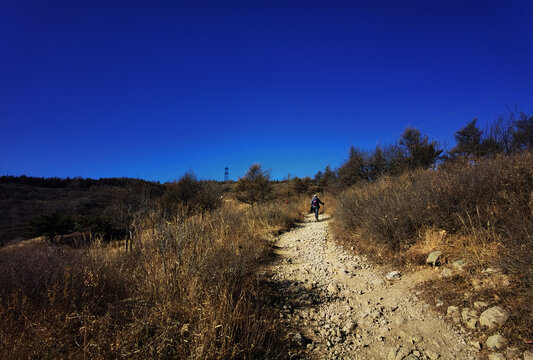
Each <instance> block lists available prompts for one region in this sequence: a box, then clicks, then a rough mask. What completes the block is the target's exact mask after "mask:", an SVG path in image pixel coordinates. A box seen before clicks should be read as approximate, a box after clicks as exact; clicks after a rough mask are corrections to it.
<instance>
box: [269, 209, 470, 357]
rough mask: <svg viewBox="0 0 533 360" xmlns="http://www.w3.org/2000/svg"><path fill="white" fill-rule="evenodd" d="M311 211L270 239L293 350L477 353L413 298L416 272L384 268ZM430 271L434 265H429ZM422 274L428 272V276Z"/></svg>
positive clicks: (272, 274)
mask: <svg viewBox="0 0 533 360" xmlns="http://www.w3.org/2000/svg"><path fill="white" fill-rule="evenodd" d="M320 220H321V221H319V222H315V221H314V218H313V215H308V216H307V217H306V219H305V221H304V222H303V223H301V224H297V226H296V227H295V228H294V229H293V230H291V231H290V232H288V233H285V234H283V235H281V236H280V237H279V238H278V239H277V241H276V243H275V253H276V255H277V256H278V258H277V259H276V261H275V263H274V264H273V265H272V266H271V267H270V268H269V269H268V270H267V273H268V277H269V278H270V281H271V282H272V286H274V287H275V288H276V289H277V292H276V293H277V294H278V296H277V298H276V299H275V306H276V307H277V308H278V309H279V311H280V317H281V320H282V321H283V322H284V323H285V324H286V326H287V328H288V329H289V332H290V337H291V341H292V342H293V344H294V348H293V349H291V355H294V356H296V357H300V358H314V359H392V360H401V359H408V360H416V359H419V360H422V359H431V360H434V359H477V358H479V350H478V349H476V348H475V347H473V346H472V344H470V343H469V341H468V340H467V339H466V338H465V337H464V336H463V335H461V334H460V333H459V332H458V331H457V330H456V329H454V328H453V326H452V325H451V324H450V323H449V322H447V321H446V320H445V319H444V318H443V316H442V315H439V314H437V313H436V312H434V311H432V310H431V306H430V305H429V304H427V303H425V302H424V301H423V300H421V299H419V296H420V295H421V294H420V292H418V291H417V290H416V289H415V287H416V285H417V284H419V283H420V282H422V281H423V280H424V279H425V277H426V276H425V274H422V273H420V272H417V273H413V274H407V275H405V276H394V275H391V276H390V277H392V279H391V280H388V279H387V272H386V271H384V270H382V269H379V268H377V267H375V266H372V265H370V263H369V262H367V260H366V259H365V257H364V256H358V255H352V254H350V253H349V252H347V251H346V250H344V249H343V248H342V247H340V246H338V245H336V244H335V243H333V242H332V241H331V239H329V237H328V221H329V218H328V216H327V215H321V217H320ZM427 271H428V272H431V271H432V270H430V269H428V270H427ZM426 275H427V274H426Z"/></svg>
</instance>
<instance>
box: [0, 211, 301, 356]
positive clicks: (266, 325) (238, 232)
mask: <svg viewBox="0 0 533 360" xmlns="http://www.w3.org/2000/svg"><path fill="white" fill-rule="evenodd" d="M298 206H300V205H299V204H297V203H295V202H292V201H291V202H289V203H288V204H287V203H285V204H283V205H280V204H272V203H270V204H264V205H262V206H256V207H254V208H240V209H239V207H238V206H228V207H223V208H222V209H219V210H217V211H213V212H211V213H204V214H203V215H202V214H199V215H195V216H192V217H189V218H177V219H176V220H175V221H166V220H164V219H160V220H159V221H156V222H154V221H153V219H151V221H150V223H151V225H150V226H146V227H144V228H143V229H142V231H140V232H139V234H138V236H137V237H136V238H135V239H134V247H133V251H130V252H124V251H123V250H122V249H119V248H116V247H113V246H109V245H106V244H101V243H95V244H93V245H92V246H91V247H90V248H88V249H69V248H57V247H49V246H46V245H45V244H39V245H38V246H37V245H34V246H25V247H24V246H22V247H17V248H13V249H11V250H10V251H9V252H2V253H0V271H1V273H2V278H1V279H0V294H1V295H0V305H1V306H0V323H1V324H2V327H1V329H0V357H1V358H12V359H23V358H24V359H26V358H73V359H82V358H83V359H108V358H132V359H144V358H156V359H175V358H191V359H234V358H241V359H251V358H275V357H277V356H280V354H282V352H283V349H284V348H283V346H279V343H278V342H279V339H280V336H281V335H282V332H280V331H279V329H278V328H277V319H276V316H275V315H276V314H274V313H272V311H271V310H270V308H269V306H268V302H269V294H268V291H269V290H268V289H263V288H261V286H260V285H259V282H258V281H257V277H256V272H257V269H258V267H259V266H261V264H263V263H265V262H267V261H269V258H270V254H271V249H270V245H269V243H268V242H267V241H266V240H265V237H266V236H267V235H268V233H269V232H276V231H279V230H281V229H288V228H289V227H290V226H291V224H292V223H293V222H294V221H297V220H298V219H300V218H301V212H300V211H299V210H298Z"/></svg>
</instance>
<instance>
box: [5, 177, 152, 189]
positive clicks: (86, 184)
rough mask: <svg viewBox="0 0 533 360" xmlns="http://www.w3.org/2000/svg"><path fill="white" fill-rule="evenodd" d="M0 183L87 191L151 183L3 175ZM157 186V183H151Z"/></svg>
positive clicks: (122, 178) (130, 179)
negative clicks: (97, 188) (104, 187)
mask: <svg viewBox="0 0 533 360" xmlns="http://www.w3.org/2000/svg"><path fill="white" fill-rule="evenodd" d="M0 183H3V184H24V185H31V186H38V187H44V188H66V187H68V188H75V189H88V188H90V187H92V186H119V187H125V186H132V185H135V184H147V183H151V182H149V181H146V180H142V179H132V178H125V177H120V178H100V179H91V178H81V177H74V178H69V177H67V178H59V177H48V178H45V177H33V176H26V175H21V176H11V175H5V176H0ZM152 184H158V185H159V183H152Z"/></svg>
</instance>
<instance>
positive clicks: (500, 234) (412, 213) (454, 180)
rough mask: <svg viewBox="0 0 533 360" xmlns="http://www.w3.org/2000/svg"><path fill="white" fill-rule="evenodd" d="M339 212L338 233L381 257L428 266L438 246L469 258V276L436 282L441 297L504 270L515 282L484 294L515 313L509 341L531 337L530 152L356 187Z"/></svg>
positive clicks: (340, 203) (345, 195) (451, 256)
mask: <svg viewBox="0 0 533 360" xmlns="http://www.w3.org/2000/svg"><path fill="white" fill-rule="evenodd" d="M334 217H335V218H334V223H333V224H332V227H331V228H332V231H333V232H334V234H335V236H336V237H337V238H338V239H340V240H342V241H344V242H346V243H348V244H349V246H354V247H355V248H356V249H357V251H360V252H364V253H365V254H368V255H369V256H371V257H373V258H374V260H377V261H378V262H387V263H391V262H393V263H395V264H422V263H423V261H424V260H425V258H426V256H427V254H428V253H429V252H430V251H432V250H437V249H438V250H441V251H443V252H444V253H445V254H446V255H447V256H448V259H449V260H450V261H453V260H456V259H465V260H466V261H468V263H469V265H470V267H469V273H468V274H465V275H464V276H458V277H454V278H452V279H450V280H447V281H446V283H447V284H441V285H440V286H439V287H438V289H439V294H437V295H438V296H439V297H441V298H442V297H443V296H449V297H450V299H452V300H453V301H455V302H456V303H457V304H459V305H463V304H462V303H461V302H463V301H464V299H462V295H463V294H464V293H466V292H472V291H476V290H475V287H476V286H474V282H475V280H474V279H476V277H478V276H479V273H480V271H481V270H482V269H485V268H487V267H493V268H499V269H501V270H502V271H503V274H504V275H505V276H507V277H509V279H510V285H509V286H508V287H506V288H499V289H492V290H490V291H489V290H486V291H485V290H484V291H481V292H479V294H478V295H479V296H480V298H483V297H484V298H490V299H495V301H496V302H499V303H501V304H503V305H505V306H506V307H507V308H509V309H511V310H512V311H511V313H512V314H513V315H512V319H511V320H512V321H511V322H510V323H509V324H508V325H506V329H504V331H506V332H507V334H509V336H508V338H509V339H516V340H518V339H524V340H525V339H532V338H533V333H532V331H531V329H532V328H533V314H532V313H531V309H530V308H529V305H528V303H529V302H530V299H531V298H532V297H533V290H532V289H533V265H532V263H531V259H532V258H533V153H532V152H523V153H520V154H516V155H513V156H498V157H495V158H492V159H484V160H478V161H476V162H475V163H473V162H470V161H463V162H460V161H457V162H453V163H448V164H445V166H442V167H441V168H439V169H438V170H437V171H433V170H419V171H414V172H409V173H406V174H404V175H402V176H400V177H391V178H384V179H381V180H379V181H377V182H376V183H372V184H366V185H363V186H357V187H353V188H351V189H349V190H347V191H346V192H344V193H343V194H342V195H341V196H340V197H339V199H338V204H337V209H336V211H335V213H334ZM445 289H447V290H445ZM446 291H448V295H444V294H443V292H446ZM454 294H455V295H454ZM459 295H461V296H459ZM528 299H529V300H528Z"/></svg>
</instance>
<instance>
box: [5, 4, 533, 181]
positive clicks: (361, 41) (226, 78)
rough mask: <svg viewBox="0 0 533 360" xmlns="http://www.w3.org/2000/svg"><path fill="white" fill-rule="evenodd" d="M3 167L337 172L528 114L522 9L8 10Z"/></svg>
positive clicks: (65, 172)
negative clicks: (422, 140) (517, 112)
mask: <svg viewBox="0 0 533 360" xmlns="http://www.w3.org/2000/svg"><path fill="white" fill-rule="evenodd" d="M1 3H2V12H0V34H2V35H0V52H1V54H2V55H1V56H0V152H1V154H2V155H1V157H0V175H6V174H11V175H21V174H26V175H30V176H60V177H67V176H70V177H73V176H82V177H93V178H99V177H112V176H127V177H138V178H144V179H148V180H158V181H162V182H164V181H169V180H173V179H176V178H179V177H180V176H181V175H182V174H183V173H185V172H186V171H189V170H192V171H194V172H195V173H196V174H197V175H198V176H199V177H200V178H206V179H217V180H221V179H223V176H224V167H225V166H228V167H229V169H230V177H231V178H233V179H237V178H238V177H239V176H241V175H243V174H244V172H245V171H246V169H247V168H248V167H249V166H250V165H251V164H252V163H254V162H260V163H262V164H263V166H264V167H266V168H270V169H272V175H273V177H274V178H279V179H281V178H284V177H285V176H287V174H291V175H296V176H307V175H311V176H312V175H314V174H315V173H316V171H318V170H321V169H323V168H324V167H325V166H326V165H328V164H330V165H331V166H333V167H336V166H338V165H339V164H340V163H341V162H342V161H343V160H344V159H345V157H346V156H347V153H348V149H349V147H350V146H351V145H354V146H358V147H361V148H368V149H371V148H373V147H374V146H375V145H376V144H378V143H381V144H386V143H390V142H392V141H395V139H396V138H397V137H398V136H399V135H400V134H401V132H402V131H403V129H405V127H407V126H415V127H418V128H420V129H421V130H422V132H424V133H426V134H428V135H429V136H430V137H431V138H434V139H437V140H439V141H441V142H443V143H447V144H450V145H451V144H453V133H454V132H455V131H457V130H458V129H460V128H461V127H462V126H464V125H465V124H466V123H467V122H468V121H470V120H471V119H472V118H474V117H477V118H478V119H479V121H480V124H481V125H484V124H486V123H488V122H490V121H492V120H494V119H495V118H496V116H498V115H499V114H500V113H503V112H505V110H506V104H508V105H511V106H514V105H515V104H516V105H518V107H519V108H520V109H522V110H523V111H526V112H529V113H533V66H531V64H533V47H532V46H531V44H533V31H532V30H531V21H530V20H531V18H532V16H533V5H532V4H533V3H531V2H529V1H439V2H438V1H309V0H307V1H242V2H239V1H201V0H199V1H105V2H104V1H24V0H20V1H2V2H1Z"/></svg>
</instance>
